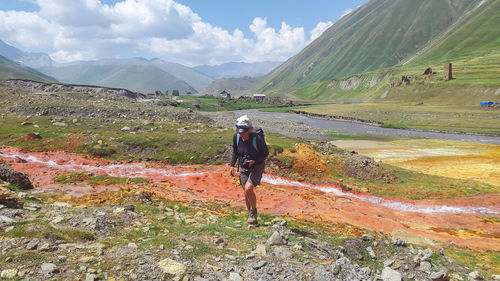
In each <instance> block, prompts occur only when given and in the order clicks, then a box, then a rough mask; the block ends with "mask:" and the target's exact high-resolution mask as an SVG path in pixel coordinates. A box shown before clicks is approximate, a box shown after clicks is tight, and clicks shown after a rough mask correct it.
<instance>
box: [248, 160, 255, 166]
mask: <svg viewBox="0 0 500 281" xmlns="http://www.w3.org/2000/svg"><path fill="white" fill-rule="evenodd" d="M253 164H255V160H248V167H249V168H250V167H252V166H253Z"/></svg>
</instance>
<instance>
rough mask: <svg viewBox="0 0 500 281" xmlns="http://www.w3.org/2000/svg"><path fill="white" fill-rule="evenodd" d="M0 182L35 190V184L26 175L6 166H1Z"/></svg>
mask: <svg viewBox="0 0 500 281" xmlns="http://www.w3.org/2000/svg"><path fill="white" fill-rule="evenodd" d="M0 180H2V181H6V182H9V183H11V184H15V185H17V186H18V187H19V188H21V189H33V184H32V183H31V181H30V180H29V179H28V177H27V176H26V175H25V174H23V173H20V172H17V171H14V170H13V169H11V168H9V167H7V166H4V165H0Z"/></svg>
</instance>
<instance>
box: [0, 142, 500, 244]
mask: <svg viewBox="0 0 500 281" xmlns="http://www.w3.org/2000/svg"><path fill="white" fill-rule="evenodd" d="M0 152H1V153H0V158H1V159H3V160H4V161H5V162H7V163H9V164H11V165H12V167H13V168H14V169H15V170H17V171H20V172H24V173H26V174H27V175H28V176H29V177H30V179H31V180H32V182H33V184H34V186H35V192H39V191H40V192H43V191H53V190H57V191H63V192H65V193H66V194H68V195H72V196H82V195H85V194H89V193H98V192H102V191H104V190H110V189H111V190H115V189H118V188H119V186H103V187H101V186H97V187H94V186H89V185H85V184H56V183H54V181H53V178H54V177H55V176H57V175H60V174H64V173H68V172H70V171H91V172H93V173H94V174H107V175H110V176H128V177H143V178H148V179H149V183H148V184H142V185H141V188H144V189H146V191H148V192H153V193H155V194H156V195H158V196H160V197H163V198H165V199H168V200H179V201H188V200H203V201H213V200H223V201H226V202H229V203H230V204H232V205H234V206H244V197H243V191H242V189H241V187H239V186H238V183H237V181H236V179H235V178H232V177H230V176H229V175H228V169H227V167H225V166H165V165H161V164H151V163H118V162H113V161H108V160H102V159H96V158H91V157H88V156H82V155H77V154H68V153H63V152H35V153H22V152H20V150H19V149H18V148H12V147H7V148H3V149H1V150H0ZM16 155H17V156H18V157H19V158H16ZM50 161H53V162H50ZM268 176H269V175H268ZM282 180H286V179H282ZM320 187H327V188H335V186H332V185H330V186H320ZM338 190H339V192H340V189H338ZM256 194H257V201H258V203H257V206H258V209H259V211H261V212H262V211H263V212H267V213H273V214H277V215H286V216H292V217H295V218H297V219H299V220H306V221H313V222H317V223H327V224H328V223H348V224H352V225H355V226H359V227H362V228H366V229H370V230H374V231H382V232H385V233H392V232H394V231H399V230H403V232H408V233H412V234H414V235H417V236H424V237H427V238H430V239H432V240H435V241H440V242H445V243H455V244H457V245H462V246H467V247H469V248H471V249H478V250H486V249H488V250H494V251H500V223H499V222H498V219H491V218H492V217H493V216H496V218H498V216H499V215H498V213H499V212H500V194H490V195H481V196H475V197H467V198H454V199H443V200H432V201H431V200H421V201H410V200H401V199H396V198H385V199H386V200H391V202H392V201H395V202H401V203H406V204H411V205H413V206H417V207H425V206H457V207H486V208H488V210H489V211H490V212H491V211H493V212H496V214H494V213H489V214H477V213H421V212H408V211H405V210H398V208H397V207H392V208H388V207H384V206H381V205H379V204H374V203H370V202H367V201H366V200H360V199H357V198H355V197H352V196H351V195H352V194H340V195H338V196H336V195H334V194H332V193H325V192H322V191H319V190H316V189H313V188H310V187H304V186H294V185H293V184H290V183H283V184H270V183H265V182H264V183H263V184H262V185H261V186H259V187H258V188H257V189H256ZM358 195H359V194H358ZM360 196H365V197H366V196H369V195H360ZM365 197H363V198H365ZM402 208H404V207H402Z"/></svg>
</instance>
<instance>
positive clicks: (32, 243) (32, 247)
mask: <svg viewBox="0 0 500 281" xmlns="http://www.w3.org/2000/svg"><path fill="white" fill-rule="evenodd" d="M38 243H40V240H38V239H36V238H35V239H31V240H30V242H29V243H28V245H26V250H35V249H36V248H37V247H38Z"/></svg>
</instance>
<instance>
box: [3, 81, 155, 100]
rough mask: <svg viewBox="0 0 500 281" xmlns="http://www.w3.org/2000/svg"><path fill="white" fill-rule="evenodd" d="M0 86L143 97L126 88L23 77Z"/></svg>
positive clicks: (48, 91)
mask: <svg viewBox="0 0 500 281" xmlns="http://www.w3.org/2000/svg"><path fill="white" fill-rule="evenodd" d="M0 86H5V87H11V88H15V89H22V90H29V91H33V92H42V93H57V92H76V93H91V94H111V95H119V96H124V97H128V98H132V99H138V98H144V97H145V96H144V95H143V94H139V93H135V92H132V91H129V90H127V89H119V88H109V87H101V86H92V85H72V84H58V83H42V82H37V81H31V80H23V79H9V80H2V81H0Z"/></svg>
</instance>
